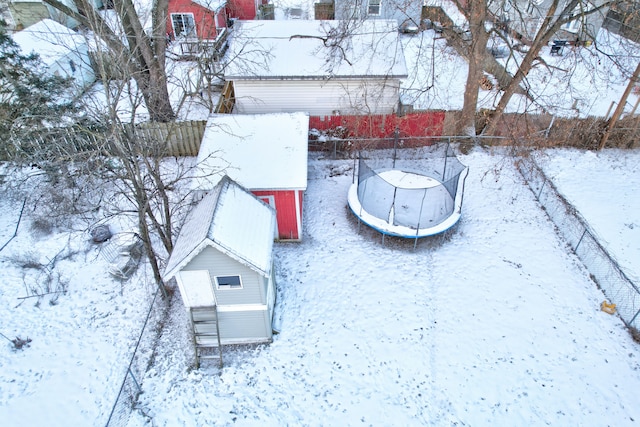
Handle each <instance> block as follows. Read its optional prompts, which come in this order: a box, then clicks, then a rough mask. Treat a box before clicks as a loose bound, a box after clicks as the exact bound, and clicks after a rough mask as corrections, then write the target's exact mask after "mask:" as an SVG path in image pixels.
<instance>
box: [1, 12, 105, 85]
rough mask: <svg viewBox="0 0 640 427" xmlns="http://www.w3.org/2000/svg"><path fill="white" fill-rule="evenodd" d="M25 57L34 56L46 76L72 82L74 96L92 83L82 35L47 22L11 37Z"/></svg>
mask: <svg viewBox="0 0 640 427" xmlns="http://www.w3.org/2000/svg"><path fill="white" fill-rule="evenodd" d="M13 39H14V41H15V42H16V43H17V44H18V46H20V49H21V50H22V52H23V53H24V54H26V55H28V54H31V53H34V52H35V53H37V54H38V55H39V57H40V60H41V61H42V63H43V64H44V65H45V66H46V67H47V73H49V74H51V75H58V76H61V77H71V78H72V79H73V87H74V92H75V93H74V94H72V95H77V94H80V93H81V92H82V91H83V90H84V89H86V88H87V87H89V86H90V85H91V84H93V82H94V81H95V80H96V76H95V74H94V72H93V68H92V67H91V61H90V60H89V48H88V46H87V42H86V39H85V38H84V36H83V35H82V34H78V33H76V32H75V31H73V30H71V29H69V28H67V27H65V26H64V25H62V24H59V23H57V22H55V21H53V20H51V19H43V20H42V21H40V22H38V23H36V24H34V25H32V26H30V27H29V28H25V29H24V30H22V31H19V32H17V33H15V34H14V35H13Z"/></svg>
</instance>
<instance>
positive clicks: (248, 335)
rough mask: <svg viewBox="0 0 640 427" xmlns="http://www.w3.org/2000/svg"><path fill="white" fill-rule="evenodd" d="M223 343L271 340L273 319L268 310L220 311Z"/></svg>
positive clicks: (221, 339) (219, 317)
mask: <svg viewBox="0 0 640 427" xmlns="http://www.w3.org/2000/svg"><path fill="white" fill-rule="evenodd" d="M218 319H219V321H220V341H221V342H222V344H242V343H258V342H270V341H271V339H272V335H271V320H270V319H269V318H268V315H267V311H266V310H255V311H218Z"/></svg>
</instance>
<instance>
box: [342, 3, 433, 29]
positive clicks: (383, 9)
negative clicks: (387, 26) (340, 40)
mask: <svg viewBox="0 0 640 427" xmlns="http://www.w3.org/2000/svg"><path fill="white" fill-rule="evenodd" d="M422 4H423V2H421V1H415V0H335V2H334V11H335V18H336V19H393V20H395V21H396V22H397V24H398V25H399V26H402V25H413V26H416V27H417V26H418V25H420V19H421V17H422Z"/></svg>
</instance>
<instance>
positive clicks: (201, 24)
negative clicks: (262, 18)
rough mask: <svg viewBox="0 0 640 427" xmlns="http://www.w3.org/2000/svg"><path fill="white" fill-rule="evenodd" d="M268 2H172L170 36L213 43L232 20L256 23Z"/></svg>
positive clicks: (171, 0)
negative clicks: (257, 16)
mask: <svg viewBox="0 0 640 427" xmlns="http://www.w3.org/2000/svg"><path fill="white" fill-rule="evenodd" d="M267 3H268V0H169V13H168V19H167V34H169V35H170V36H171V37H172V38H176V37H183V38H192V39H194V38H195V39H199V40H214V39H215V38H216V37H217V35H218V34H219V33H220V31H221V30H222V28H226V27H227V25H228V22H229V20H230V19H241V20H253V19H255V17H256V15H257V14H258V11H259V8H260V5H261V4H267Z"/></svg>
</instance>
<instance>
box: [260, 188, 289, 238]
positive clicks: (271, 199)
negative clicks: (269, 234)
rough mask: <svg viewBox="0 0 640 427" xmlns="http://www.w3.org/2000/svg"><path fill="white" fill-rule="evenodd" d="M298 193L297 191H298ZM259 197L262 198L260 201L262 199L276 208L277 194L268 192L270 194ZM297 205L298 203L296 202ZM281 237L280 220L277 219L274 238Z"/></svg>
mask: <svg viewBox="0 0 640 427" xmlns="http://www.w3.org/2000/svg"><path fill="white" fill-rule="evenodd" d="M296 194H297V193H296ZM256 197H257V198H258V199H260V201H262V203H265V204H267V205H269V206H271V207H272V208H273V209H275V210H276V211H277V209H276V196H274V195H272V194H268V195H264V196H256ZM296 206H297V203H296ZM279 237H280V233H279V232H278V221H276V230H275V234H274V236H273V238H274V239H278V238H279Z"/></svg>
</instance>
